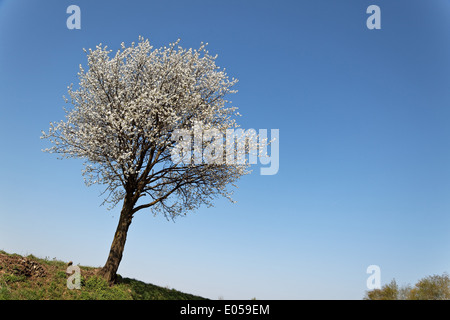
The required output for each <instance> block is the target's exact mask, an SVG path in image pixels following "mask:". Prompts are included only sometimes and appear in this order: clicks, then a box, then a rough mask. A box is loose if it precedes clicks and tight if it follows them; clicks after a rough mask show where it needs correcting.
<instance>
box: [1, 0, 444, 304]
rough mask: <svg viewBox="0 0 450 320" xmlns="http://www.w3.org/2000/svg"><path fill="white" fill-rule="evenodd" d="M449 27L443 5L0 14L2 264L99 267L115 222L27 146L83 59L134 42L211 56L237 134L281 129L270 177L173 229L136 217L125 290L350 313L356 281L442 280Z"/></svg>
mask: <svg viewBox="0 0 450 320" xmlns="http://www.w3.org/2000/svg"><path fill="white" fill-rule="evenodd" d="M71 4H76V5H78V6H79V7H80V8H81V30H68V29H67V27H66V19H67V18H68V16H69V15H68V14H66V8H67V7H68V6H69V5H71ZM372 4H376V5H378V6H380V8H381V19H382V22H381V26H382V28H381V30H368V29H367V27H366V19H367V18H368V17H369V15H368V14H366V9H367V7H368V6H369V5H372ZM449 16H450V5H449V4H448V1H446V0H433V1H418V0H408V1H406V0H401V1H400V0H398V1H395V2H393V1H384V0H371V1H365V0H343V1H331V0H319V1H318V0H314V1H313V0H308V1H250V0H249V1H226V2H225V1H222V2H219V1H201V0H197V1H163V2H162V1H133V0H131V1H126V2H125V1H114V2H113V1H81V0H73V1H56V0H55V1H39V2H38V1H27V0H14V1H11V0H6V1H5V0H3V1H1V0H0V150H1V157H0V167H1V168H3V170H2V173H1V177H2V178H1V182H0V249H3V250H5V251H7V252H17V253H20V254H30V253H32V254H34V255H36V256H40V257H46V256H47V257H50V258H53V257H56V258H58V259H61V260H66V261H68V260H72V261H74V263H75V264H78V263H80V264H82V265H90V266H102V265H103V264H104V262H105V261H106V258H107V254H108V252H109V247H110V244H111V241H112V238H113V235H114V231H115V227H116V224H117V220H118V213H119V207H118V208H116V209H114V210H112V211H108V210H106V207H101V206H100V204H101V202H102V198H101V197H99V194H100V191H101V189H100V188H97V187H90V188H87V187H86V186H85V185H84V182H83V178H82V176H81V169H82V166H81V163H82V162H81V161H77V160H63V161H61V160H58V159H57V157H56V156H54V155H50V154H46V153H43V152H41V149H43V148H45V147H47V145H46V142H45V141H42V140H40V139H39V137H40V132H41V130H47V129H48V127H49V122H51V121H59V120H61V119H63V116H64V113H63V109H62V108H63V107H68V106H67V105H65V103H64V101H63V99H62V96H63V95H64V94H66V88H67V86H68V85H69V84H70V83H74V84H75V85H76V84H77V78H76V73H77V72H78V65H79V64H83V65H86V57H85V55H84V53H83V51H82V48H93V47H95V46H96V45H97V44H99V43H103V44H106V45H108V46H109V47H110V48H111V49H116V48H118V47H119V45H120V43H121V42H125V43H126V44H130V43H131V42H132V41H137V40H138V36H139V35H142V36H144V37H145V38H148V39H149V40H150V41H151V43H152V44H153V45H154V46H155V47H160V46H164V45H167V44H168V43H170V42H173V41H175V40H177V39H178V38H181V45H182V46H184V47H198V46H199V44H200V42H202V41H203V42H208V43H209V46H208V47H209V51H210V52H211V53H217V54H219V58H218V59H217V63H218V65H219V66H221V67H224V68H226V69H227V71H228V73H229V75H230V76H233V77H236V78H238V79H239V80H240V82H239V84H238V89H239V92H238V93H237V94H236V95H234V96H233V97H232V100H233V104H234V105H236V106H238V107H239V111H240V113H241V114H243V117H242V118H240V123H241V125H242V127H244V128H267V129H279V130H280V170H279V172H278V174H277V175H274V176H261V175H259V174H258V172H259V168H258V167H257V166H256V167H255V170H254V174H252V175H251V176H246V177H244V178H243V179H242V180H241V181H240V183H239V189H237V190H236V192H235V200H237V201H238V202H237V203H236V204H230V203H229V202H227V201H226V200H218V201H217V202H216V206H215V207H214V208H202V209H200V210H198V211H196V212H192V213H191V214H190V215H189V216H187V217H185V218H180V219H178V220H176V222H175V223H173V222H171V221H167V220H165V219H164V218H163V217H160V216H157V217H154V216H153V215H152V214H151V212H150V211H140V212H138V213H137V215H136V217H135V219H134V220H133V224H132V225H131V227H130V231H129V235H128V240H127V244H126V247H125V253H124V257H123V260H122V263H121V266H120V268H119V273H120V274H122V275H123V276H126V277H131V278H136V279H140V280H143V281H146V282H150V283H154V284H157V285H161V286H169V287H173V288H176V289H178V290H181V291H185V292H190V293H194V294H198V295H202V296H205V297H208V298H212V299H217V298H219V297H223V298H225V299H250V298H252V297H256V298H258V299H361V298H362V297H363V295H364V292H365V290H367V288H366V279H367V278H368V276H369V275H368V274H366V268H367V267H368V266H369V265H373V264H375V265H378V266H380V268H381V282H382V284H384V283H387V282H390V280H391V279H392V278H395V279H396V280H397V282H398V283H400V284H407V283H410V284H414V283H415V282H416V281H417V280H418V279H420V278H422V277H425V276H427V275H431V274H441V273H443V272H449V271H450V255H449V252H450V232H449V231H450V230H449V229H450V215H449V210H450V197H449V196H448V195H449V193H450V126H449V124H450V90H449V88H450V63H449V62H450V58H449V57H450V41H449V40H450V19H449Z"/></svg>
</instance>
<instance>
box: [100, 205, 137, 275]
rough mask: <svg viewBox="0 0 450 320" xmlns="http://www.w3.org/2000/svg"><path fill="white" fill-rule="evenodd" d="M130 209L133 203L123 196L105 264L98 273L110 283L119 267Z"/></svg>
mask: <svg viewBox="0 0 450 320" xmlns="http://www.w3.org/2000/svg"><path fill="white" fill-rule="evenodd" d="M132 210H133V203H132V202H131V201H128V199H127V198H125V200H124V203H123V207H122V211H121V212H120V219H119V224H118V225H117V229H116V233H115V235H114V240H113V242H112V244H111V249H110V251H109V256H108V260H106V264H105V266H104V267H103V268H102V269H101V270H100V271H99V275H100V276H102V277H103V278H105V279H106V280H107V281H108V282H109V283H110V284H113V283H114V282H115V281H116V278H117V269H119V264H120V261H121V260H122V254H123V250H124V248H125V241H126V240H127V232H128V228H129V226H130V224H131V220H132V218H133V215H132V213H131V211H132Z"/></svg>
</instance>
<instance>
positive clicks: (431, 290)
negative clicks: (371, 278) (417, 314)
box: [364, 273, 450, 300]
mask: <svg viewBox="0 0 450 320" xmlns="http://www.w3.org/2000/svg"><path fill="white" fill-rule="evenodd" d="M364 299H365V300H449V299H450V277H449V275H448V274H446V273H444V274H443V275H432V276H428V277H426V278H423V279H421V280H419V281H418V282H417V283H416V284H415V285H414V287H411V286H410V285H406V286H401V287H399V286H398V284H397V282H396V281H395V279H394V280H392V281H391V282H390V283H389V284H387V285H384V286H383V287H382V288H381V289H374V290H371V291H368V292H366V295H365V297H364Z"/></svg>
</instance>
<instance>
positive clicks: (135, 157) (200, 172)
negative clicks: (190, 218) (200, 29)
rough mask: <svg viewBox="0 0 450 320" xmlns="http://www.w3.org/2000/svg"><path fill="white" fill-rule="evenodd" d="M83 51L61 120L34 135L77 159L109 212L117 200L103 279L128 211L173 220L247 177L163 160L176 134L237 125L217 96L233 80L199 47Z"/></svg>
mask: <svg viewBox="0 0 450 320" xmlns="http://www.w3.org/2000/svg"><path fill="white" fill-rule="evenodd" d="M85 52H86V54H87V61H88V70H87V71H86V70H84V69H83V67H82V66H81V65H80V71H79V73H78V77H79V86H78V88H76V89H74V88H73V86H72V85H71V86H70V87H68V93H69V95H70V97H69V98H65V99H66V102H68V103H69V104H70V105H71V108H70V109H69V110H66V119H65V120H62V121H60V122H56V123H51V124H50V128H49V130H48V132H43V133H42V138H46V139H48V140H49V141H50V142H51V147H50V148H48V149H45V150H44V151H47V152H51V153H57V154H60V155H61V158H81V159H84V160H85V162H84V170H83V176H84V177H85V182H86V184H87V185H88V186H89V185H91V184H101V185H104V187H105V189H104V190H105V193H104V194H105V202H107V203H110V204H111V206H112V207H114V206H115V205H117V204H118V203H122V209H121V213H120V218H119V223H118V226H117V230H116V232H115V235H114V239H113V242H112V245H111V249H110V252H109V256H108V259H107V261H106V264H105V265H104V267H103V268H102V269H101V270H100V275H101V276H103V277H104V278H106V279H107V280H108V281H109V282H111V283H112V282H114V281H115V279H116V273H117V270H118V267H119V264H120V261H121V259H122V255H123V251H124V247H125V241H126V237H127V232H128V229H129V226H130V224H131V221H132V219H133V216H134V215H135V214H136V213H137V212H138V211H140V210H143V209H150V210H151V211H152V212H153V213H154V214H157V213H160V214H163V215H164V216H166V218H172V219H174V218H175V217H177V216H179V215H185V214H186V213H187V212H188V211H190V210H193V209H196V208H198V207H199V206H200V205H202V204H206V205H212V204H213V203H212V200H214V198H216V197H217V196H225V197H227V198H229V199H230V200H231V198H230V196H231V194H232V191H230V185H234V182H235V181H236V180H237V179H239V178H240V177H241V176H242V175H245V174H247V173H249V171H248V164H247V163H244V164H243V163H240V164H234V165H230V164H228V163H224V162H220V161H216V162H212V163H209V162H201V163H198V162H195V163H189V162H188V163H185V162H180V161H173V157H172V156H171V150H173V147H174V144H175V143H176V142H177V138H176V136H175V133H176V132H177V131H179V130H193V129H194V126H195V125H196V124H199V123H200V124H201V126H202V128H204V129H214V130H218V131H219V132H225V130H227V129H229V128H235V127H237V124H236V122H235V119H234V116H235V115H237V112H236V108H235V107H232V106H229V104H230V102H229V101H227V100H226V99H225V98H226V96H227V95H228V94H230V93H234V92H235V90H233V89H232V87H233V86H234V85H235V84H236V82H237V80H235V79H229V77H228V75H227V74H226V72H225V70H222V69H220V68H219V67H218V66H216V64H215V60H216V57H217V56H211V55H210V54H209V53H208V51H207V50H206V47H205V45H203V44H202V45H201V46H200V48H199V49H196V50H193V49H184V48H182V47H180V46H179V42H178V41H177V42H175V43H172V44H170V45H169V46H168V47H162V48H153V46H151V44H150V43H149V41H148V40H145V39H143V38H142V37H139V42H138V43H137V44H135V43H132V45H131V46H130V47H126V46H125V45H124V44H123V43H122V45H121V49H120V50H118V51H117V53H116V54H115V55H113V56H110V54H111V52H112V51H111V50H107V47H106V46H105V47H102V45H101V44H100V45H99V46H97V47H96V49H95V50H92V49H89V50H85ZM205 147H207V143H201V144H200V148H205ZM197 151H198V150H197ZM200 151H201V150H200ZM192 155H193V156H194V155H195V150H194V152H193V153H192Z"/></svg>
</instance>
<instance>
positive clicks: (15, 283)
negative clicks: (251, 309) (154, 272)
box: [0, 250, 205, 300]
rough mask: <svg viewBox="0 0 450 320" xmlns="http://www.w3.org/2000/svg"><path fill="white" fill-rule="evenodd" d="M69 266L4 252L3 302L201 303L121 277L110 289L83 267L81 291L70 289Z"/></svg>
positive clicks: (0, 270)
mask: <svg viewBox="0 0 450 320" xmlns="http://www.w3.org/2000/svg"><path fill="white" fill-rule="evenodd" d="M67 266H68V265H67V263H65V262H63V261H57V260H48V259H39V258H36V257H34V256H33V255H29V256H26V257H22V256H20V255H17V254H8V253H6V252H4V251H1V250H0V300H10V299H12V300H31V299H35V300H36V299H37V300H78V299H81V300H198V299H205V298H202V297H199V296H194V295H191V294H187V293H183V292H180V291H177V290H174V289H168V288H162V287H159V286H155V285H152V284H148V283H144V282H141V281H138V280H134V279H129V278H122V277H120V276H119V277H118V278H119V281H118V283H117V284H116V285H114V286H109V285H108V284H107V283H106V282H105V281H104V280H103V279H101V278H99V277H97V276H96V275H95V273H96V271H97V270H98V269H96V268H92V267H83V266H79V267H80V270H81V289H79V290H76V289H73V290H70V289H68V288H67V278H68V275H67V274H66V269H67Z"/></svg>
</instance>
